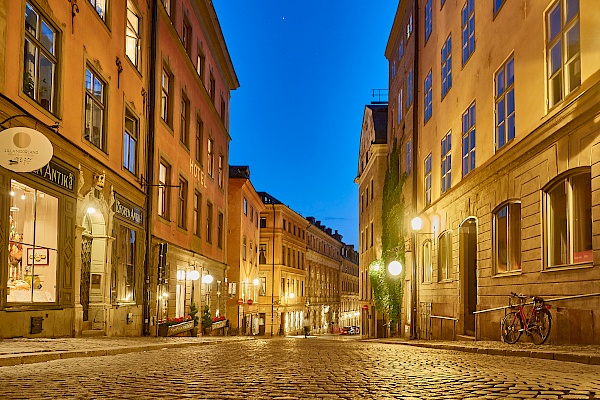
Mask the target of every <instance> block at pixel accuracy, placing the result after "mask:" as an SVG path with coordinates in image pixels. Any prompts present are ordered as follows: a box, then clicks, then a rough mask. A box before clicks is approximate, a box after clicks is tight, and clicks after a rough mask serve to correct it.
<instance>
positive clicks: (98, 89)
mask: <svg viewBox="0 0 600 400" xmlns="http://www.w3.org/2000/svg"><path fill="white" fill-rule="evenodd" d="M93 82H94V97H95V98H96V100H98V101H99V102H100V103H103V102H104V101H103V100H104V84H103V83H102V82H101V81H100V80H99V79H98V78H96V77H94V80H93Z"/></svg>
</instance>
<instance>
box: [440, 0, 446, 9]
mask: <svg viewBox="0 0 600 400" xmlns="http://www.w3.org/2000/svg"><path fill="white" fill-rule="evenodd" d="M444 4H446V0H442V5H441V7H440V8H442V7H444Z"/></svg>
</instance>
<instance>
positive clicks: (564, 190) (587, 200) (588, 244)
mask: <svg viewBox="0 0 600 400" xmlns="http://www.w3.org/2000/svg"><path fill="white" fill-rule="evenodd" d="M544 206H545V207H544V214H545V215H544V221H545V233H546V237H545V241H546V251H547V253H546V254H547V265H548V267H556V266H561V265H569V264H579V263H591V262H592V261H593V258H592V186H591V173H590V171H589V170H587V171H585V172H577V173H572V174H570V175H569V176H567V177H564V178H561V179H558V180H557V181H556V182H553V183H552V184H551V185H550V186H549V187H548V189H546V190H545V191H544Z"/></svg>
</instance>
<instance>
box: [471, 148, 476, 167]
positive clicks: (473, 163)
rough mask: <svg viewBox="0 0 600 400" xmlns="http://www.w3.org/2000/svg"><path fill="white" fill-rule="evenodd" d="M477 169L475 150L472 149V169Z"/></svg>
mask: <svg viewBox="0 0 600 400" xmlns="http://www.w3.org/2000/svg"><path fill="white" fill-rule="evenodd" d="M474 169H475V150H471V169H470V170H471V171H472V170H474Z"/></svg>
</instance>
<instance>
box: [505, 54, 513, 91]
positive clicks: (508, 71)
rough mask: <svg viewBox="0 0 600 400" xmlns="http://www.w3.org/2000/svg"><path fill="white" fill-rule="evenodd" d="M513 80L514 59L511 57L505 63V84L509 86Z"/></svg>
mask: <svg viewBox="0 0 600 400" xmlns="http://www.w3.org/2000/svg"><path fill="white" fill-rule="evenodd" d="M514 81H515V60H514V58H511V59H510V60H509V61H508V62H507V63H506V86H510V85H512V84H513V82H514Z"/></svg>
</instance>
